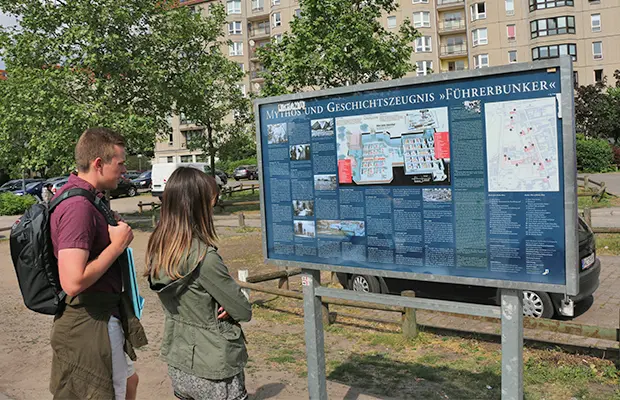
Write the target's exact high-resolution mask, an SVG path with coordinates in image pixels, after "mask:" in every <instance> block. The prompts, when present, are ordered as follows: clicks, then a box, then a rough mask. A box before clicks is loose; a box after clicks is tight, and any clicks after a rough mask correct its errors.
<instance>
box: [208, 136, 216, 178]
mask: <svg viewBox="0 0 620 400" xmlns="http://www.w3.org/2000/svg"><path fill="white" fill-rule="evenodd" d="M207 140H208V141H209V165H210V166H211V175H213V177H215V148H214V147H213V128H212V127H211V125H210V124H208V125H207Z"/></svg>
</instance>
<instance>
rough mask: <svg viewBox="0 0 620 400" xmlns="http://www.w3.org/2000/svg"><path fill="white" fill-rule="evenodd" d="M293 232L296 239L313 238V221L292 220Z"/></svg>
mask: <svg viewBox="0 0 620 400" xmlns="http://www.w3.org/2000/svg"><path fill="white" fill-rule="evenodd" d="M293 232H294V233H295V236H297V237H305V238H313V237H314V236H315V229H314V221H300V220H293Z"/></svg>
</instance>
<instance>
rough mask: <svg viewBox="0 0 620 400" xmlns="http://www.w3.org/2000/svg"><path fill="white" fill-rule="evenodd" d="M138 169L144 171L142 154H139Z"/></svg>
mask: <svg viewBox="0 0 620 400" xmlns="http://www.w3.org/2000/svg"><path fill="white" fill-rule="evenodd" d="M138 171H140V172H142V154H138Z"/></svg>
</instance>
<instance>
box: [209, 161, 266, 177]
mask: <svg viewBox="0 0 620 400" xmlns="http://www.w3.org/2000/svg"><path fill="white" fill-rule="evenodd" d="M240 165H258V161H257V160H256V157H252V158H244V159H243V160H237V161H220V162H219V163H217V165H216V168H218V169H221V170H222V171H224V172H226V173H227V174H228V175H229V176H232V174H233V171H234V170H235V168H237V167H238V166H240Z"/></svg>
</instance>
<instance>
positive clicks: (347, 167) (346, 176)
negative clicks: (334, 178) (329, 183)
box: [338, 160, 353, 183]
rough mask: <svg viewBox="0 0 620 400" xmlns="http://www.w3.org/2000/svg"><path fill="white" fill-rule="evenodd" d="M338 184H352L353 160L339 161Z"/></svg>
mask: <svg viewBox="0 0 620 400" xmlns="http://www.w3.org/2000/svg"><path fill="white" fill-rule="evenodd" d="M338 182H339V183H352V182H353V175H352V171H351V160H338Z"/></svg>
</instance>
